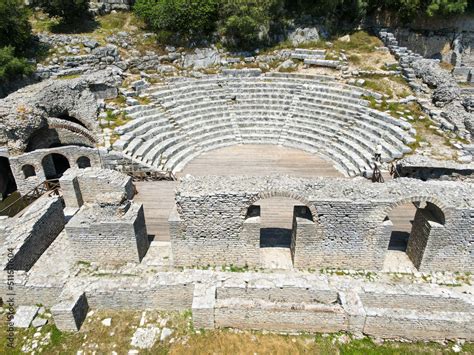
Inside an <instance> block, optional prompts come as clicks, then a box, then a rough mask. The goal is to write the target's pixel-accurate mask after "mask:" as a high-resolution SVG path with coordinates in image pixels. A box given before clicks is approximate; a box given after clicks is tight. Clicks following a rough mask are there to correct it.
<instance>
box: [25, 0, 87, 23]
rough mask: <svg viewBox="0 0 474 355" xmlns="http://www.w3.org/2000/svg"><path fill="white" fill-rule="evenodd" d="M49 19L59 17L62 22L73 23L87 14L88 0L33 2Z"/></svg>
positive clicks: (38, 0) (42, 0) (40, 0)
mask: <svg viewBox="0 0 474 355" xmlns="http://www.w3.org/2000/svg"><path fill="white" fill-rule="evenodd" d="M32 5H34V6H38V7H39V8H41V9H42V10H43V11H45V12H46V13H48V15H49V16H51V17H60V18H61V19H62V20H63V22H70V21H71V22H73V21H76V20H78V19H80V18H83V17H85V16H87V15H88V14H89V0H34V1H33V2H32Z"/></svg>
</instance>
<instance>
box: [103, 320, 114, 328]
mask: <svg viewBox="0 0 474 355" xmlns="http://www.w3.org/2000/svg"><path fill="white" fill-rule="evenodd" d="M101 323H102V325H104V326H106V327H110V326H111V325H112V318H105V319H103V320H102V322H101Z"/></svg>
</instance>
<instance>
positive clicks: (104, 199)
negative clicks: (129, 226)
mask: <svg viewBox="0 0 474 355" xmlns="http://www.w3.org/2000/svg"><path fill="white" fill-rule="evenodd" d="M59 183H60V185H61V191H62V193H63V196H64V201H65V203H66V207H73V208H79V207H81V206H82V205H83V204H84V203H89V204H97V203H99V204H100V203H102V204H107V203H108V204H115V205H117V204H120V203H122V202H123V201H126V200H131V199H132V198H133V196H134V195H135V188H134V186H133V182H132V179H131V178H130V177H129V176H126V175H124V174H122V173H119V172H117V171H113V170H106V169H100V168H87V169H78V168H74V169H69V170H67V171H66V172H65V173H64V175H63V176H62V178H61V179H60V180H59Z"/></svg>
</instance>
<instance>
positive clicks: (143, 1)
mask: <svg viewBox="0 0 474 355" xmlns="http://www.w3.org/2000/svg"><path fill="white" fill-rule="evenodd" d="M218 5H219V0H137V1H136V3H135V5H134V8H133V9H134V12H135V14H136V15H137V16H138V17H140V18H141V19H143V20H144V21H145V23H146V24H147V26H148V27H149V28H151V29H152V30H153V31H155V32H157V33H159V32H167V33H171V34H175V35H177V36H178V37H184V38H196V37H198V36H207V35H209V34H211V33H212V32H213V31H214V30H215V28H216V22H217V14H218V12H217V9H218Z"/></svg>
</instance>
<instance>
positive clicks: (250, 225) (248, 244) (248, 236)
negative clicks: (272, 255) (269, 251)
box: [238, 216, 261, 267]
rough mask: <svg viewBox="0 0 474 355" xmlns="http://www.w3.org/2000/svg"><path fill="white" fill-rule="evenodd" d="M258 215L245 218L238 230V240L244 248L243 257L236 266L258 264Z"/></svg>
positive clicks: (259, 226) (255, 265) (259, 224)
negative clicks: (240, 228) (239, 230)
mask: <svg viewBox="0 0 474 355" xmlns="http://www.w3.org/2000/svg"><path fill="white" fill-rule="evenodd" d="M260 228H261V221H260V216H257V217H249V218H247V219H246V220H245V221H244V223H243V226H242V231H241V232H240V240H241V241H242V243H243V249H244V250H245V253H244V259H245V260H244V259H242V263H241V265H238V266H245V265H247V266H250V267H257V266H260Z"/></svg>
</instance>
